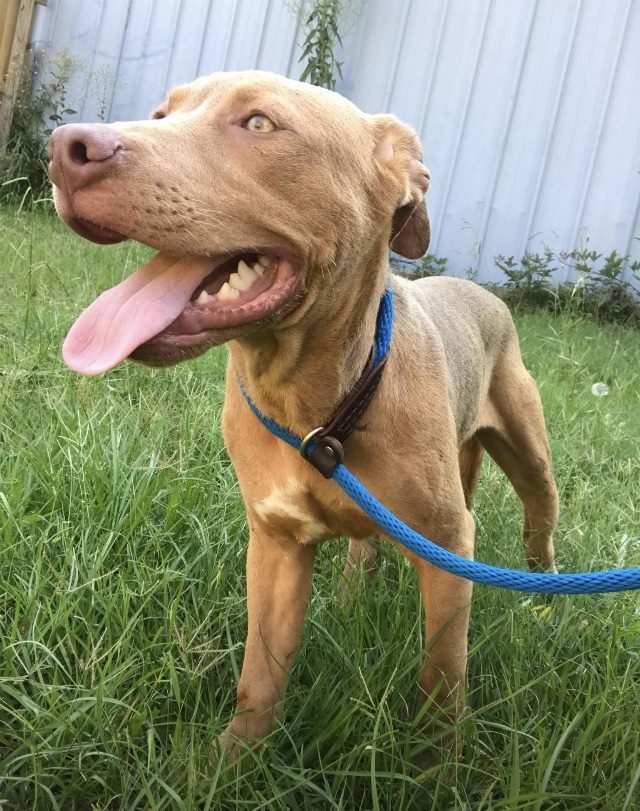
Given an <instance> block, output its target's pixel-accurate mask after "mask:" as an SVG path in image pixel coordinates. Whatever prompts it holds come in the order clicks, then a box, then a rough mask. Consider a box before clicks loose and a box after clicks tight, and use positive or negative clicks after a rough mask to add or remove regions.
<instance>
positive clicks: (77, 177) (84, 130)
mask: <svg viewBox="0 0 640 811" xmlns="http://www.w3.org/2000/svg"><path fill="white" fill-rule="evenodd" d="M122 148H123V143H122V139H121V137H120V136H119V134H118V132H117V131H115V130H113V129H111V127H109V126H108V125H106V124H64V125H62V126H60V127H57V128H56V129H55V130H54V131H53V133H52V134H51V139H50V142H49V157H50V159H51V166H50V171H49V174H50V176H51V179H52V180H53V182H54V183H55V184H56V186H59V187H60V188H63V187H64V188H67V189H68V190H69V191H70V192H73V191H76V190H77V189H79V188H82V187H83V186H87V185H88V184H89V183H94V182H95V181H97V180H100V179H101V178H103V177H104V176H105V175H107V174H108V173H109V171H111V169H112V167H113V165H114V162H115V158H116V156H117V155H118V154H119V152H120V151H121V150H122Z"/></svg>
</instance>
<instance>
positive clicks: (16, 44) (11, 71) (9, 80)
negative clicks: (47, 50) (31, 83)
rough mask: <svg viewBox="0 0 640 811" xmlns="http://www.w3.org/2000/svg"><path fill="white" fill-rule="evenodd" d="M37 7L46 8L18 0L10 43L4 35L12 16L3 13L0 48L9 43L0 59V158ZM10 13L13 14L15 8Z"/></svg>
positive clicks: (7, 11) (44, 2) (35, 1)
mask: <svg viewBox="0 0 640 811" xmlns="http://www.w3.org/2000/svg"><path fill="white" fill-rule="evenodd" d="M14 2H15V0H14ZM37 4H39V5H41V6H46V5H47V0H20V3H19V6H18V12H17V15H16V16H15V23H14V29H13V38H12V39H11V40H9V39H8V38H7V36H6V34H7V29H8V24H9V20H10V18H11V16H13V15H11V14H10V12H11V7H10V6H7V8H6V9H5V13H4V23H5V31H4V36H2V38H1V40H0V46H2V47H3V48H7V46H8V42H9V41H11V50H10V51H9V59H8V64H7V63H6V59H2V60H0V65H2V66H4V64H7V69H6V73H5V75H4V76H0V155H2V154H4V151H5V149H6V147H7V140H8V138H9V131H10V129H11V120H12V118H13V107H14V105H15V103H16V96H17V94H18V88H19V86H20V74H21V72H22V66H23V64H24V56H25V53H26V50H27V46H28V44H29V35H30V33H31V26H32V24H33V12H34V9H35V7H36V5H37ZM13 10H14V13H15V9H13ZM7 49H8V48H7Z"/></svg>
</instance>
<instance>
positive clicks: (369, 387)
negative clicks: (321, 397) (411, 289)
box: [300, 351, 388, 479]
mask: <svg viewBox="0 0 640 811" xmlns="http://www.w3.org/2000/svg"><path fill="white" fill-rule="evenodd" d="M387 357H388V355H385V356H384V357H383V358H382V359H381V360H380V361H379V362H378V363H377V364H374V356H373V351H372V352H371V354H370V355H369V360H368V361H367V365H366V366H365V369H364V371H363V373H362V374H361V375H360V378H359V379H358V381H357V382H356V384H355V385H354V387H353V388H352V389H351V391H350V392H349V394H347V396H346V397H345V398H344V400H343V401H342V402H341V403H340V405H338V407H337V408H336V410H335V411H334V412H333V414H332V415H331V417H330V418H329V421H328V422H327V424H326V425H324V426H321V427H319V428H314V429H313V431H310V432H309V433H308V434H307V436H306V437H305V438H304V439H303V440H302V444H301V445H300V453H301V454H302V456H303V457H304V458H305V459H306V460H307V461H308V462H311V464H312V465H313V466H314V467H315V468H316V469H317V470H319V471H320V473H322V475H323V476H324V477H325V479H330V478H331V475H332V473H333V471H334V470H335V469H336V467H337V466H338V465H339V464H340V463H341V462H342V460H343V458H344V448H343V443H344V442H345V440H346V439H348V438H349V436H350V435H351V433H352V432H353V431H354V429H355V428H356V427H357V424H358V422H359V420H360V418H361V417H362V415H363V414H364V412H365V411H366V410H367V408H368V406H369V404H370V403H371V400H372V399H373V395H374V394H375V393H376V389H377V388H378V383H379V382H380V378H381V377H382V372H383V371H384V367H385V364H386V362H387Z"/></svg>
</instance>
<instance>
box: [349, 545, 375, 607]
mask: <svg viewBox="0 0 640 811" xmlns="http://www.w3.org/2000/svg"><path fill="white" fill-rule="evenodd" d="M377 568H378V550H377V549H376V547H375V546H374V545H373V544H371V543H369V541H367V540H366V538H349V551H348V552H347V560H346V562H345V564H344V569H343V571H342V581H341V583H340V594H341V595H342V596H343V597H344V596H346V595H347V594H349V593H350V592H351V591H352V590H353V588H354V586H355V584H356V582H357V580H358V578H359V577H360V575H361V574H365V575H366V576H367V578H368V579H371V578H372V577H373V575H374V574H375V573H376V570H377Z"/></svg>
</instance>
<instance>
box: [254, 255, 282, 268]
mask: <svg viewBox="0 0 640 811" xmlns="http://www.w3.org/2000/svg"><path fill="white" fill-rule="evenodd" d="M277 261H278V260H277V259H276V258H275V256H266V255H265V254H260V256H259V257H258V262H260V264H261V265H262V267H263V268H268V269H269V270H273V269H274V267H275V266H276V263H277Z"/></svg>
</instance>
